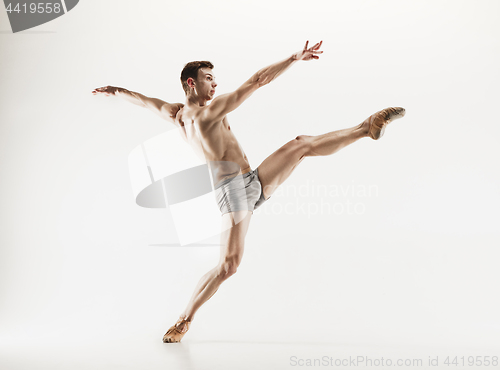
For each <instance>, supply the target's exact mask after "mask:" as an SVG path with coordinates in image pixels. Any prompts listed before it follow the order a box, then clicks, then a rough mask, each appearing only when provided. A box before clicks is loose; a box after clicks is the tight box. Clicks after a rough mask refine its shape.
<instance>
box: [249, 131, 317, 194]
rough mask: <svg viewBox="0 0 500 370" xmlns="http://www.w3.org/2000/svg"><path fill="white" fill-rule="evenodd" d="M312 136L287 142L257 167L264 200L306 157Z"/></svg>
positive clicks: (303, 136) (301, 136) (298, 137)
mask: <svg viewBox="0 0 500 370" xmlns="http://www.w3.org/2000/svg"><path fill="white" fill-rule="evenodd" d="M311 140H312V136H306V135H300V136H297V138H295V139H293V140H291V141H289V142H288V143H286V144H285V145H283V146H282V147H281V148H279V149H278V150H277V151H275V152H274V153H273V154H271V155H270V156H269V157H267V158H266V159H265V160H264V161H263V162H262V163H261V164H260V165H259V167H258V171H259V179H260V182H261V184H262V191H263V192H264V198H265V199H268V198H269V197H270V196H271V195H272V194H273V193H274V191H275V190H276V188H277V187H278V186H280V185H281V184H282V183H283V182H284V181H285V180H286V179H287V178H288V177H289V176H290V175H291V174H292V172H293V170H294V169H295V167H297V165H298V164H299V163H300V162H302V160H303V159H304V158H305V157H306V154H307V153H308V151H309V148H310V145H311Z"/></svg>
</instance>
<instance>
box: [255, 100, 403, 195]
mask: <svg viewBox="0 0 500 370" xmlns="http://www.w3.org/2000/svg"><path fill="white" fill-rule="evenodd" d="M404 114H405V110H404V109H403V108H386V109H383V110H381V111H379V112H377V113H375V114H373V115H371V116H370V117H368V118H367V119H366V120H365V121H364V122H363V123H361V124H359V125H357V126H354V127H351V128H348V129H344V130H338V131H332V132H329V133H326V134H323V135H318V136H306V135H300V136H297V138H295V139H294V140H291V141H289V142H288V143H286V144H285V145H283V146H282V147H281V148H279V149H278V150H277V151H275V152H274V153H273V154H271V155H270V156H269V157H267V158H266V159H265V160H264V161H263V162H262V163H261V164H260V166H259V167H258V168H259V178H260V181H261V183H262V187H263V189H264V197H265V198H266V199H267V198H269V197H270V196H271V194H272V193H273V192H274V191H275V190H276V188H277V187H278V186H280V185H281V184H282V183H283V182H284V181H285V180H286V179H287V178H288V177H289V176H290V175H291V173H292V172H293V170H294V169H295V168H296V167H297V165H298V164H299V163H300V162H302V160H303V159H304V158H305V157H312V156H325V155H331V154H333V153H335V152H337V151H339V150H340V149H342V148H344V147H346V146H347V145H350V144H352V143H354V142H355V141H357V140H359V139H361V138H362V137H371V138H372V139H374V140H378V139H379V138H380V137H382V135H383V133H384V130H385V127H386V126H387V124H388V123H389V122H391V121H392V120H394V119H397V118H400V117H403V116H404Z"/></svg>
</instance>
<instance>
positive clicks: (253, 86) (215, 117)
mask: <svg viewBox="0 0 500 370" xmlns="http://www.w3.org/2000/svg"><path fill="white" fill-rule="evenodd" d="M322 43H323V41H320V42H318V43H317V44H316V45H314V46H313V47H311V48H308V47H307V46H308V44H309V41H307V42H306V45H305V46H304V49H303V50H301V51H299V52H297V53H294V54H292V55H291V56H290V57H288V58H287V59H285V60H283V61H281V62H278V63H275V64H272V65H270V66H268V67H265V68H262V69H261V70H260V71H258V72H257V73H255V74H254V75H253V76H252V77H250V79H249V80H248V81H246V82H245V83H244V84H243V85H241V86H240V87H239V88H238V89H237V90H235V91H234V92H232V93H229V94H224V95H221V96H219V97H217V98H215V99H214V100H213V102H212V104H210V105H209V107H208V109H207V110H206V113H205V114H206V117H204V120H205V121H214V122H217V121H220V120H221V119H222V118H224V116H225V115H226V114H228V113H229V112H231V111H233V110H235V109H236V108H238V107H239V106H240V105H241V104H242V103H243V102H244V101H245V100H246V99H248V98H249V97H250V95H252V93H253V92H254V91H256V90H257V89H258V88H259V87H262V86H264V85H267V84H268V83H270V82H271V81H273V80H275V79H276V78H277V77H278V76H279V75H281V74H282V73H283V72H285V71H286V70H287V69H288V68H290V66H291V65H292V64H293V63H295V62H297V61H299V60H312V59H319V56H318V54H321V53H323V52H322V51H320V50H319V48H320V47H321V44H322Z"/></svg>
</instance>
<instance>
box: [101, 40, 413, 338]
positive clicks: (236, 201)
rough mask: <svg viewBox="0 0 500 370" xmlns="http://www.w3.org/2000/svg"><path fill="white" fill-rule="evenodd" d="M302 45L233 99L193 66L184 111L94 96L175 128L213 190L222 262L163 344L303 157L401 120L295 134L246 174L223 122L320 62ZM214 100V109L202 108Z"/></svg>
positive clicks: (201, 67) (235, 259) (140, 98)
mask: <svg viewBox="0 0 500 370" xmlns="http://www.w3.org/2000/svg"><path fill="white" fill-rule="evenodd" d="M308 43H309V42H306V45H305V47H304V49H303V50H301V51H299V52H297V53H295V54H293V55H291V56H290V57H289V58H287V59H285V60H283V61H281V62H278V63H275V64H272V65H270V66H268V67H266V68H263V69H261V70H260V71H258V72H257V73H256V74H254V75H253V76H252V77H251V78H250V79H249V80H248V81H247V82H245V83H244V84H243V85H241V87H239V88H238V89H237V90H235V91H234V92H231V93H229V94H225V95H220V96H219V97H217V98H215V99H213V98H214V95H215V88H216V87H217V83H216V82H215V76H214V73H213V71H212V69H213V68H214V67H213V65H212V63H210V62H207V61H198V62H191V63H188V64H186V66H185V67H184V69H183V71H182V73H181V82H182V87H183V88H184V91H185V93H186V102H185V104H181V103H176V104H170V103H166V102H164V101H162V100H160V99H155V98H149V97H146V96H144V95H142V94H139V93H136V92H132V91H129V90H126V89H123V88H119V87H113V86H106V87H101V88H97V89H95V90H94V91H93V94H94V95H98V94H104V95H106V96H110V95H113V96H119V97H122V98H124V99H126V100H128V101H130V102H132V103H135V104H137V105H140V106H143V107H146V108H148V109H150V110H152V111H153V112H155V113H157V114H158V115H159V116H160V117H162V118H164V119H166V120H167V121H170V122H172V123H174V124H175V125H176V126H177V127H178V128H179V129H180V132H181V135H182V137H183V138H184V140H186V141H187V142H188V143H189V144H190V145H191V147H192V148H193V149H194V150H195V152H197V153H198V154H200V153H201V154H202V155H204V157H205V159H206V161H207V164H209V167H210V169H211V171H212V175H213V180H214V183H215V184H217V185H216V186H215V189H216V190H215V192H216V198H217V202H218V205H219V208H220V210H221V213H222V224H223V230H225V231H223V232H222V236H221V250H220V260H219V263H218V264H217V266H216V267H214V268H213V269H212V270H210V271H209V272H208V273H206V274H205V275H204V276H203V277H202V278H201V279H200V281H199V283H198V285H197V287H196V289H195V291H194V293H193V296H192V297H191V299H190V301H189V303H188V305H187V307H186V309H185V310H184V312H183V313H182V314H181V316H180V317H179V320H178V321H177V322H176V324H175V325H174V326H172V327H171V328H170V329H169V330H168V331H167V333H166V334H165V335H164V336H163V342H165V343H174V342H180V340H181V339H182V337H183V336H184V335H185V334H186V332H187V331H188V329H189V326H190V324H191V321H192V320H193V318H194V315H195V313H196V311H198V309H199V308H200V307H201V306H202V305H203V304H204V303H205V302H206V301H207V300H208V299H210V298H211V297H212V296H213V295H214V293H215V292H216V291H217V290H218V288H219V286H220V285H221V284H222V282H223V281H225V280H226V279H227V278H229V277H230V276H231V275H233V274H234V273H235V272H236V269H237V268H238V266H239V264H240V262H241V258H242V255H243V247H244V242H245V235H246V233H247V230H248V225H249V223H250V218H251V216H252V214H253V210H254V209H256V208H257V207H259V206H260V205H261V204H262V203H263V202H265V201H266V200H268V199H269V197H270V196H271V194H272V193H273V192H274V191H275V190H276V188H277V187H278V186H280V185H281V184H282V183H283V182H284V181H285V180H286V179H287V178H288V177H289V176H290V174H291V173H292V172H293V170H294V169H295V167H297V165H298V164H299V163H300V162H302V160H303V159H304V158H305V157H313V156H326V155H331V154H333V153H335V152H337V151H338V150H340V149H342V148H344V147H345V146H347V145H349V144H352V143H354V142H355V141H357V140H359V139H361V138H363V137H370V138H372V139H374V140H378V139H379V138H380V137H381V136H382V135H383V134H384V130H385V127H386V125H387V124H388V123H389V122H391V121H392V120H394V119H397V118H401V117H403V116H404V115H405V110H404V109H403V108H386V109H383V110H381V111H379V112H377V113H375V114H373V115H371V116H370V117H368V118H367V119H366V120H365V121H364V122H362V123H361V124H359V125H357V126H354V127H351V128H347V129H344V130H339V131H333V132H329V133H326V134H323V135H318V136H307V135H299V136H297V137H296V138H295V139H293V140H291V141H289V142H288V143H286V144H285V145H283V146H282V147H281V148H279V149H278V150H277V151H275V152H274V153H273V154H271V155H270V156H269V157H267V158H266V159H265V160H264V161H263V162H262V163H261V164H260V166H258V168H256V169H255V170H252V169H251V168H250V164H249V162H248V159H247V157H246V155H245V153H244V152H243V149H242V148H241V146H240V145H239V143H238V141H237V140H236V137H235V136H234V135H233V132H232V131H231V129H230V127H229V122H228V120H227V116H226V115H227V114H228V113H229V112H232V111H233V110H235V109H236V108H238V107H239V106H240V105H241V104H242V103H243V102H244V101H245V100H246V99H247V98H249V97H250V95H252V93H253V92H255V91H256V90H257V89H258V88H259V87H262V86H264V85H267V84H268V83H270V82H271V81H273V80H274V79H276V77H278V76H279V75H281V74H282V73H283V72H284V71H286V70H287V69H288V68H289V67H290V66H291V65H292V64H294V63H296V62H297V61H300V60H306V61H307V60H313V59H319V54H321V53H323V52H322V51H320V50H319V49H320V47H321V43H322V42H319V43H317V44H316V45H314V46H313V47H311V48H308ZM212 99H213V101H212V103H211V104H207V103H208V102H209V101H210V100H212Z"/></svg>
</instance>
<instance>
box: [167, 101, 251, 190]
mask: <svg viewBox="0 0 500 370" xmlns="http://www.w3.org/2000/svg"><path fill="white" fill-rule="evenodd" d="M206 108H207V106H204V107H199V108H194V109H193V108H188V107H186V106H184V107H183V108H181V109H180V110H179V111H178V112H177V115H176V117H175V123H176V124H178V125H179V128H180V132H181V136H182V138H183V139H184V140H186V142H187V143H189V145H190V146H191V147H192V148H193V150H194V151H195V152H196V154H197V155H198V156H199V157H201V158H202V159H203V160H204V161H206V162H207V164H208V165H209V168H210V170H211V172H212V177H213V181H214V185H215V184H217V183H218V182H220V181H221V180H223V179H225V178H227V177H232V176H236V175H238V173H246V172H248V171H250V170H251V168H250V163H249V162H248V159H247V156H246V155H245V152H244V151H243V148H242V147H241V145H240V144H239V143H238V140H237V139H236V137H235V136H234V134H233V132H232V131H231V127H230V126H229V122H228V119H227V116H224V118H223V119H222V121H219V122H215V123H206V122H202V120H201V119H200V116H201V113H202V110H203V109H206Z"/></svg>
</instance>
